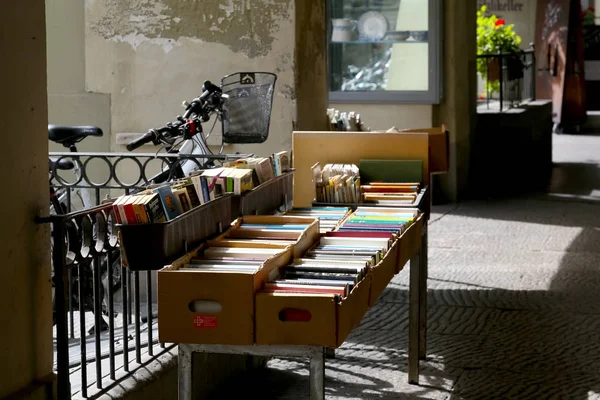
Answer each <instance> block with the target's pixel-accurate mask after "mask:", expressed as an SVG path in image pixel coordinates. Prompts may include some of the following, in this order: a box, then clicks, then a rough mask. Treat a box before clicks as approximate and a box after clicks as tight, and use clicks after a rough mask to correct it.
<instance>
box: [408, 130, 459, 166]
mask: <svg viewBox="0 0 600 400" xmlns="http://www.w3.org/2000/svg"><path fill="white" fill-rule="evenodd" d="M400 132H406V133H418V132H422V133H427V134H428V136H429V173H430V174H440V173H446V172H448V169H449V159H450V153H449V149H450V146H449V138H448V131H447V130H446V126H445V125H442V126H440V127H435V128H421V129H403V130H401V131H400Z"/></svg>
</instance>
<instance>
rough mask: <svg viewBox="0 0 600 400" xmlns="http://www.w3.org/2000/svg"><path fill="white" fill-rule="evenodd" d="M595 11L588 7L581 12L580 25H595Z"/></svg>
mask: <svg viewBox="0 0 600 400" xmlns="http://www.w3.org/2000/svg"><path fill="white" fill-rule="evenodd" d="M595 18H596V10H595V9H594V7H588V8H587V10H585V11H581V24H582V25H584V26H587V25H595Z"/></svg>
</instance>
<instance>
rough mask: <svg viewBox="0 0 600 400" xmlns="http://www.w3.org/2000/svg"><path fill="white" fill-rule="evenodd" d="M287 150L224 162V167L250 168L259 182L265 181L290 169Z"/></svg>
mask: <svg viewBox="0 0 600 400" xmlns="http://www.w3.org/2000/svg"><path fill="white" fill-rule="evenodd" d="M290 158H291V157H290V152H289V151H285V150H284V151H280V152H277V153H273V154H271V156H270V157H248V158H241V159H239V160H235V161H230V162H226V163H224V164H223V167H226V168H246V169H252V170H253V171H254V173H255V175H256V180H257V181H258V183H259V184H262V183H265V182H267V181H269V180H271V179H273V178H274V177H276V176H281V175H283V174H284V173H286V172H288V171H289V170H290V169H291V160H290Z"/></svg>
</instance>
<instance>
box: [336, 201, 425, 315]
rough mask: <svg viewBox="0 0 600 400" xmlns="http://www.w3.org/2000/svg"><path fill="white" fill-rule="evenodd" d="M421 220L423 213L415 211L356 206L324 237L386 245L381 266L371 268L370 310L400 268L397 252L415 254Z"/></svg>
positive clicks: (400, 262) (418, 243)
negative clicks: (383, 241) (386, 252)
mask: <svg viewBox="0 0 600 400" xmlns="http://www.w3.org/2000/svg"><path fill="white" fill-rule="evenodd" d="M422 218H423V213H421V212H420V211H419V210H417V209H403V208H394V207H386V208H384V207H366V206H360V207H357V208H356V210H355V211H353V212H352V213H350V214H349V215H348V216H347V217H346V218H345V219H344V220H343V221H342V222H341V224H340V226H339V227H338V228H337V229H336V230H335V231H334V232H331V233H328V234H327V235H329V236H334V237H339V238H342V237H343V238H355V239H356V240H361V241H362V242H363V243H366V242H368V241H376V240H387V241H388V242H387V248H388V249H389V251H388V256H387V257H386V259H385V260H382V261H385V262H382V263H380V264H378V265H376V266H375V267H374V268H373V283H372V284H371V294H370V296H369V305H370V306H371V305H373V304H374V303H375V301H376V300H377V298H378V297H379V295H380V294H381V293H382V292H383V290H384V289H385V288H386V286H387V285H388V284H389V282H390V281H391V279H392V277H393V276H394V275H395V274H397V273H398V272H399V271H400V270H401V269H402V267H403V266H404V264H405V262H403V261H402V260H401V259H400V252H401V251H402V250H404V251H405V252H406V254H409V255H410V256H412V255H413V254H415V252H416V251H417V250H418V246H420V241H419V240H415V238H414V233H415V232H416V231H417V230H419V232H420V229H419V227H420V223H421V221H422ZM417 239H418V238H417ZM384 244H385V243H384Z"/></svg>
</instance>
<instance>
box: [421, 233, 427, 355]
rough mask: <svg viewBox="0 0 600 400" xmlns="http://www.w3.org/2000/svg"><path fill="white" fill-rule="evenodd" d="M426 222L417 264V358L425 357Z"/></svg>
mask: <svg viewBox="0 0 600 400" xmlns="http://www.w3.org/2000/svg"><path fill="white" fill-rule="evenodd" d="M427 240H428V235H427V222H425V224H424V225H423V235H422V237H421V257H420V264H419V359H420V360H425V359H426V358H427V276H428V274H429V272H428V256H427V253H428V250H427Z"/></svg>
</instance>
